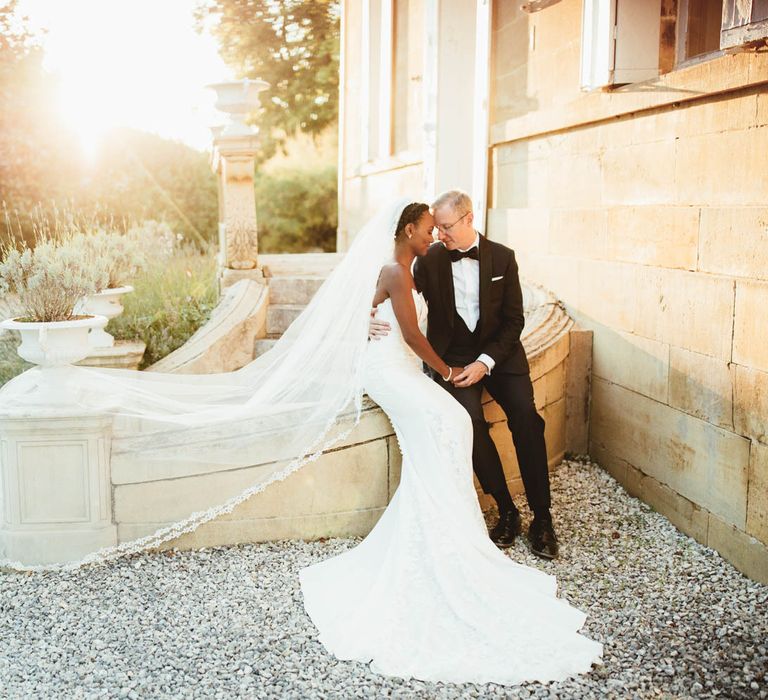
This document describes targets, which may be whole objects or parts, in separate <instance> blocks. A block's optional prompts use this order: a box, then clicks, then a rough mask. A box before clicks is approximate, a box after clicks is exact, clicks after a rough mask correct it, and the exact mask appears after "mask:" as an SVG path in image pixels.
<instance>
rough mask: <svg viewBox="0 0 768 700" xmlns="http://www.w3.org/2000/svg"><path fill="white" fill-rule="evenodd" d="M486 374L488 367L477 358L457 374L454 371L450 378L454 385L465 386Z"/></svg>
mask: <svg viewBox="0 0 768 700" xmlns="http://www.w3.org/2000/svg"><path fill="white" fill-rule="evenodd" d="M486 374H488V367H487V366H486V365H485V364H484V363H482V362H480V361H479V360H477V361H475V362H473V363H472V364H469V365H467V366H466V367H464V368H463V369H462V370H460V371H459V373H458V374H456V373H455V372H454V375H453V377H452V380H453V384H454V386H458V387H461V388H466V387H468V386H472V385H473V384H477V383H478V382H479V381H480V380H481V379H482V378H483V377H484V376H485V375H486Z"/></svg>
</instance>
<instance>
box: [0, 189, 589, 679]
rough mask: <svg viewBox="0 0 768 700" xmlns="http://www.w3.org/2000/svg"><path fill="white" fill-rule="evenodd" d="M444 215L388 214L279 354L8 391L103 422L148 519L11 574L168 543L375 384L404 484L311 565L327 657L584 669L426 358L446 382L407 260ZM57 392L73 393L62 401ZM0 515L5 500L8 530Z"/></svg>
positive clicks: (19, 385)
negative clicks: (480, 479) (494, 527)
mask: <svg viewBox="0 0 768 700" xmlns="http://www.w3.org/2000/svg"><path fill="white" fill-rule="evenodd" d="M433 226H434V220H433V218H432V216H431V215H430V213H429V211H428V208H427V206H426V205H424V204H412V203H409V201H408V200H401V201H397V202H394V203H393V204H392V205H390V206H388V207H385V208H384V209H383V210H382V211H381V212H380V213H379V214H377V215H376V216H374V217H373V218H372V219H371V220H370V221H369V222H368V223H367V224H366V225H365V226H364V227H363V228H362V229H361V230H360V232H359V233H358V235H357V236H356V238H355V240H354V242H353V244H352V246H351V247H350V249H349V251H348V252H347V253H346V255H345V256H344V258H343V259H342V261H341V262H340V264H339V265H338V267H337V268H336V270H334V272H333V273H332V275H331V276H330V277H329V278H328V280H326V282H325V283H324V284H323V286H322V287H321V288H320V290H319V291H318V292H317V294H316V295H315V297H314V298H313V299H312V301H311V302H310V304H309V305H308V306H307V308H306V309H305V310H304V312H303V313H302V314H301V315H300V316H299V318H297V319H296V321H294V323H293V324H292V325H291V326H290V328H289V329H288V330H287V331H286V333H285V334H284V335H283V336H282V337H281V338H280V339H279V340H278V341H277V343H276V344H275V346H274V347H273V349H272V350H270V351H269V352H268V353H266V354H264V355H262V356H260V357H258V358H257V359H255V360H253V361H252V362H250V363H249V364H247V365H246V366H245V367H243V368H242V369H240V370H237V371H235V372H229V373H223V374H211V375H184V374H162V373H158V372H135V371H128V370H119V369H94V368H89V367H79V366H71V365H70V366H65V367H52V368H37V367H36V368H33V369H30V370H27V371H26V372H24V373H23V374H21V375H19V376H18V377H15V378H14V379H12V380H11V381H10V382H8V383H7V384H5V385H4V386H3V387H2V388H0V406H2V411H3V414H4V415H19V416H22V417H24V416H28V415H33V416H36V417H40V418H43V419H44V417H45V416H52V417H53V418H56V417H57V416H60V415H67V416H71V417H72V418H77V416H81V415H87V416H92V415H98V416H111V419H112V420H111V421H110V422H109V423H108V425H109V431H110V436H109V438H108V439H109V441H111V451H110V448H109V447H108V445H109V444H110V443H109V442H107V441H105V442H104V447H105V454H106V455H108V459H109V464H108V467H109V468H110V469H111V479H110V478H109V477H108V484H107V487H108V488H110V489H111V491H112V501H113V503H117V502H118V501H119V498H118V497H117V496H118V495H120V494H117V491H118V489H120V490H121V493H125V492H126V488H127V490H128V491H129V492H130V488H131V487H132V485H133V484H140V485H142V488H143V490H142V494H143V495H142V509H143V511H142V512H144V513H146V516H145V518H144V519H145V520H147V521H148V522H146V523H139V524H137V525H136V526H135V527H134V528H133V529H132V528H131V527H128V528H125V529H118V528H116V527H115V522H114V521H118V520H119V519H118V518H117V517H116V516H115V517H114V521H113V520H112V517H113V516H112V515H111V513H109V515H108V517H107V519H106V520H107V521H106V523H105V526H104V532H105V533H106V534H105V537H106V536H107V535H108V536H109V537H111V538H112V540H111V543H108V544H106V545H105V540H104V539H97V540H94V541H93V544H91V545H89V546H90V547H91V551H88V552H87V553H86V555H85V556H84V557H83V558H81V559H79V560H77V561H70V560H68V559H65V560H63V561H60V562H58V563H55V564H45V565H25V564H24V563H21V562H17V561H9V560H7V559H3V558H2V557H3V556H4V552H3V551H0V566H6V567H13V568H17V569H26V570H30V569H36V570H41V569H58V570H62V569H73V568H76V567H79V566H83V565H85V564H92V563H103V562H105V561H109V560H111V559H115V558H117V557H120V556H124V555H126V554H130V553H133V552H139V551H143V550H146V549H149V548H153V547H157V546H159V545H161V544H163V543H168V542H171V541H174V540H175V539H176V538H178V537H179V536H181V535H184V534H185V533H189V532H192V531H193V530H195V529H196V528H198V527H200V526H201V525H204V524H205V523H208V522H210V521H213V520H214V519H216V518H220V517H221V516H224V515H226V514H228V513H231V512H232V511H233V510H234V509H235V508H237V506H238V505H240V504H242V503H244V502H245V501H246V500H248V499H249V498H250V497H251V496H253V495H255V494H257V493H259V492H260V491H263V490H264V489H265V488H268V486H269V485H270V484H272V483H274V482H275V481H278V480H282V479H285V478H286V477H287V476H289V475H290V474H291V473H293V472H294V471H296V470H297V469H299V468H301V467H303V466H304V465H306V464H308V463H309V462H312V461H313V460H315V459H318V458H320V457H321V456H322V455H323V454H324V452H325V451H327V450H328V449H330V448H331V447H333V446H335V445H338V444H339V443H340V441H341V440H343V439H345V438H346V437H347V436H348V435H349V434H350V432H351V431H352V430H353V428H354V425H356V424H357V423H358V422H359V420H360V417H361V414H362V410H363V401H362V397H363V392H364V391H367V392H368V394H369V395H370V396H371V397H372V398H373V399H374V400H375V401H376V402H377V403H378V404H379V405H380V406H381V407H382V409H383V410H384V411H385V412H386V413H387V414H388V416H389V417H390V419H391V422H392V424H393V426H394V429H395V432H396V434H397V437H398V439H399V441H400V448H401V452H402V454H403V468H402V477H401V482H400V486H399V488H398V490H397V492H396V493H395V495H394V498H393V499H392V502H391V503H390V505H389V507H388V508H387V509H386V511H385V512H384V514H383V515H382V517H381V519H380V520H379V522H378V524H377V525H376V527H375V528H374V529H373V531H372V532H371V533H370V534H369V535H368V537H367V538H366V539H365V540H364V541H363V542H362V543H361V544H360V545H359V546H357V547H356V548H354V549H352V550H351V551H348V552H346V553H344V554H342V555H340V556H338V557H336V558H333V559H330V560H328V561H324V562H321V563H319V564H316V565H314V566H311V567H309V568H307V569H305V570H303V571H302V572H301V574H300V578H301V586H302V590H303V593H304V599H305V605H306V609H307V611H308V613H309V615H310V616H311V618H312V620H313V621H314V623H315V625H316V626H317V628H318V630H319V632H320V639H321V641H322V642H323V643H324V644H325V646H326V647H327V648H328V650H329V651H330V652H332V653H333V654H335V655H336V656H337V657H339V658H342V659H357V660H360V661H364V662H369V661H370V662H372V667H373V668H374V669H375V670H377V671H379V672H381V673H384V674H390V675H394V676H401V677H406V678H407V677H415V678H420V679H424V680H431V681H438V680H441V681H455V682H465V681H475V682H491V681H492V682H496V683H505V684H516V683H521V682H523V681H527V680H539V681H549V680H559V679H563V678H566V677H567V676H569V675H572V674H575V673H583V672H586V671H588V670H589V668H590V666H591V664H592V663H593V662H598V661H599V660H600V657H601V652H602V648H601V645H600V644H599V643H597V642H594V641H592V640H590V639H587V638H586V637H584V636H582V635H580V634H579V633H578V630H579V629H580V628H581V626H582V624H583V622H584V620H585V615H584V614H583V613H581V612H580V611H578V610H576V609H574V608H572V607H570V606H569V605H568V603H567V602H566V601H564V600H562V599H559V598H558V597H557V596H556V581H555V579H554V578H553V577H551V576H548V575H546V574H544V573H542V572H540V571H538V570H536V569H532V568H528V567H525V566H521V565H519V564H516V563H515V562H513V561H512V560H511V559H509V558H508V557H506V556H505V555H504V554H502V553H501V552H500V551H499V550H498V549H497V548H496V546H495V545H494V544H493V543H492V542H491V541H490V539H489V538H488V536H487V533H486V530H485V525H484V523H483V519H482V514H481V512H480V508H479V504H478V501H477V498H476V495H475V491H474V486H473V480H472V461H471V453H472V430H471V424H470V419H469V417H468V414H467V412H466V411H465V410H464V409H463V408H462V407H461V405H460V404H459V403H457V402H456V401H455V400H454V399H453V398H452V397H451V396H450V394H449V393H448V392H446V391H443V390H442V389H441V388H440V387H438V386H437V385H436V384H435V383H434V382H432V381H431V380H430V379H428V378H427V377H426V376H425V375H424V374H423V373H422V372H421V361H422V360H423V361H425V362H426V363H427V364H429V365H430V366H431V367H432V368H433V369H434V370H435V371H437V372H439V373H440V374H441V376H443V377H444V378H445V379H446V381H450V380H451V379H452V377H453V376H454V374H455V373H456V369H455V368H451V367H448V366H447V365H445V363H444V362H443V361H442V360H441V359H440V358H439V357H438V356H437V354H436V353H435V351H434V350H433V349H432V348H431V346H430V345H429V343H428V342H427V340H426V338H425V337H424V335H423V334H422V332H421V330H420V329H419V324H420V323H421V324H423V323H424V322H425V320H426V304H425V302H424V300H423V298H422V297H421V296H419V295H418V294H417V293H416V291H415V290H414V284H413V278H412V276H411V272H410V267H411V263H412V262H413V260H414V259H415V256H417V255H424V254H425V253H426V251H427V248H428V246H429V244H430V243H431V242H432V235H431V232H432V229H433ZM372 299H373V301H374V303H375V304H378V305H379V316H380V317H383V318H384V320H388V321H389V322H390V323H391V326H392V329H393V331H392V332H391V333H390V334H389V336H388V337H387V338H386V339H383V340H380V341H378V342H377V343H368V340H367V338H368V320H369V312H370V306H371V300H372ZM51 396H54V397H56V401H57V402H59V401H61V402H62V403H57V404H56V406H55V407H54V406H53V405H51V403H50V401H51ZM64 397H66V398H64ZM350 419H352V420H350ZM100 420H101V419H100ZM105 424H106V421H105ZM121 484H127V487H126V486H122V485H121ZM0 485H1V484H0ZM209 485H210V488H209V487H208V486H209ZM320 487H322V486H320ZM0 491H2V489H0ZM3 508H4V505H3V501H2V499H0V522H2V521H3V518H4V515H3V512H2V511H3ZM100 517H104V516H103V514H102V516H100ZM110 533H112V534H110ZM65 534H66V533H65ZM99 547H101V548H99Z"/></svg>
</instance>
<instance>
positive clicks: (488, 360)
mask: <svg viewBox="0 0 768 700" xmlns="http://www.w3.org/2000/svg"><path fill="white" fill-rule="evenodd" d="M477 362H482V363H483V364H484V365H485V366H486V367H487V370H486V374H490V373H491V371H492V370H493V368H494V367H495V366H496V361H495V360H494V359H493V358H492V357H491V356H490V355H486V354H485V353H482V354H481V355H480V357H478V358H477Z"/></svg>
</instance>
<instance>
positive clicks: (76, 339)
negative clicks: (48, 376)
mask: <svg viewBox="0 0 768 700" xmlns="http://www.w3.org/2000/svg"><path fill="white" fill-rule="evenodd" d="M107 320H108V319H107V318H106V317H105V316H101V315H89V316H85V317H83V318H77V319H73V320H71V321H20V320H18V319H17V318H10V319H7V320H5V321H3V322H2V323H0V328H5V329H6V330H9V331H19V333H20V334H21V345H19V347H18V349H17V352H18V353H19V356H20V357H21V358H22V359H24V360H26V361H27V362H31V363H33V364H35V365H40V366H41V367H61V366H64V365H71V364H74V363H75V362H79V361H80V360H82V359H84V358H86V357H88V355H89V354H90V353H91V350H92V348H93V346H92V345H91V338H90V333H91V330H92V329H96V330H101V329H103V328H104V326H106V325H107Z"/></svg>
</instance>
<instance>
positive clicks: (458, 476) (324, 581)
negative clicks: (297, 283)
mask: <svg viewBox="0 0 768 700" xmlns="http://www.w3.org/2000/svg"><path fill="white" fill-rule="evenodd" d="M414 299H415V303H416V308H417V312H418V315H419V322H420V325H422V327H423V326H424V325H425V323H426V303H425V301H424V299H423V298H422V297H421V295H419V294H417V293H416V292H414ZM377 318H379V319H381V320H385V321H388V322H389V323H390V324H391V326H392V330H391V332H390V333H389V335H388V336H386V337H385V338H382V339H380V340H378V341H376V342H371V343H369V347H368V351H367V357H366V362H365V370H364V386H365V388H366V390H367V393H368V395H369V396H370V397H371V398H372V399H373V400H374V401H376V402H377V403H378V404H379V406H381V408H382V409H383V410H384V411H385V412H386V413H387V415H388V416H389V418H390V420H391V422H392V425H393V427H394V429H395V433H396V434H397V439H398V441H399V443H400V449H401V452H402V455H403V464H402V476H401V480H400V486H399V487H398V489H397V491H396V493H395V495H394V497H393V499H392V501H391V503H390V504H389V506H388V507H387V509H386V510H385V512H384V514H383V515H382V517H381V519H380V520H379V522H378V523H377V524H376V526H375V527H374V528H373V530H372V531H371V533H370V534H369V535H368V536H367V537H366V538H365V539H364V540H363V541H362V542H361V543H360V544H359V545H358V546H357V547H355V548H354V549H351V550H349V551H347V552H345V553H343V554H341V555H339V556H337V557H334V558H332V559H328V560H326V561H323V562H320V563H318V564H314V565H312V566H310V567H307V568H305V569H303V570H302V571H301V572H300V580H301V587H302V591H303V594H304V604H305V607H306V610H307V612H308V613H309V616H310V617H311V618H312V621H313V622H314V624H315V626H316V627H317V629H318V630H319V632H320V637H319V638H320V641H321V642H322V643H323V644H324V645H325V647H326V648H327V649H328V651H330V652H331V653H332V654H334V655H335V656H336V657H337V658H339V659H352V660H357V661H363V662H369V661H370V662H371V668H372V669H373V670H374V671H376V672H378V673H382V674H385V675H390V676H399V677H402V678H411V677H413V678H418V679H421V680H425V681H447V682H456V683H463V682H476V683H488V682H493V683H502V684H509V685H514V684H518V683H522V682H525V681H558V680H563V679H565V678H567V677H568V676H571V675H573V674H577V673H585V672H587V671H589V669H590V667H591V665H592V664H593V663H599V662H600V659H601V656H602V645H601V644H599V643H598V642H595V641H593V640H591V639H588V638H587V637H584V636H583V635H581V634H579V632H578V630H579V629H580V628H581V626H582V624H583V623H584V620H585V618H586V615H585V614H584V613H582V612H581V611H579V610H577V609H575V608H573V607H571V606H570V605H569V604H568V603H567V602H566V601H565V600H563V599H560V598H558V597H557V595H556V590H557V583H556V581H555V578H554V577H553V576H549V575H547V574H544V573H542V572H540V571H538V570H537V569H533V568H530V567H526V566H522V565H520V564H517V563H515V562H514V561H512V560H511V559H510V558H509V557H507V556H506V555H505V554H503V553H502V552H500V551H499V550H498V549H497V548H496V546H495V545H494V544H493V543H492V542H491V540H490V539H489V537H488V533H487V530H486V527H485V523H484V521H483V516H482V513H481V511H480V506H479V503H478V500H477V496H476V493H475V488H474V484H473V477H472V425H471V421H470V418H469V415H468V414H467V412H466V411H465V409H464V408H463V407H462V406H461V405H460V404H459V403H458V402H456V401H455V400H454V399H453V398H452V397H451V396H450V394H448V392H446V391H444V390H443V389H442V388H440V387H438V386H437V385H436V384H435V383H434V382H433V381H431V380H430V379H429V378H427V376H426V375H424V373H423V372H422V370H421V360H419V358H418V357H417V356H416V355H415V354H414V353H413V352H412V351H411V349H410V348H409V347H408V346H407V345H406V343H405V341H404V340H403V337H402V335H401V333H400V331H399V326H398V323H397V320H396V318H395V314H394V312H393V309H392V304H391V301H390V300H389V299H387V300H386V301H384V302H383V303H382V304H381V305H380V306H379V307H378V313H377Z"/></svg>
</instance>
